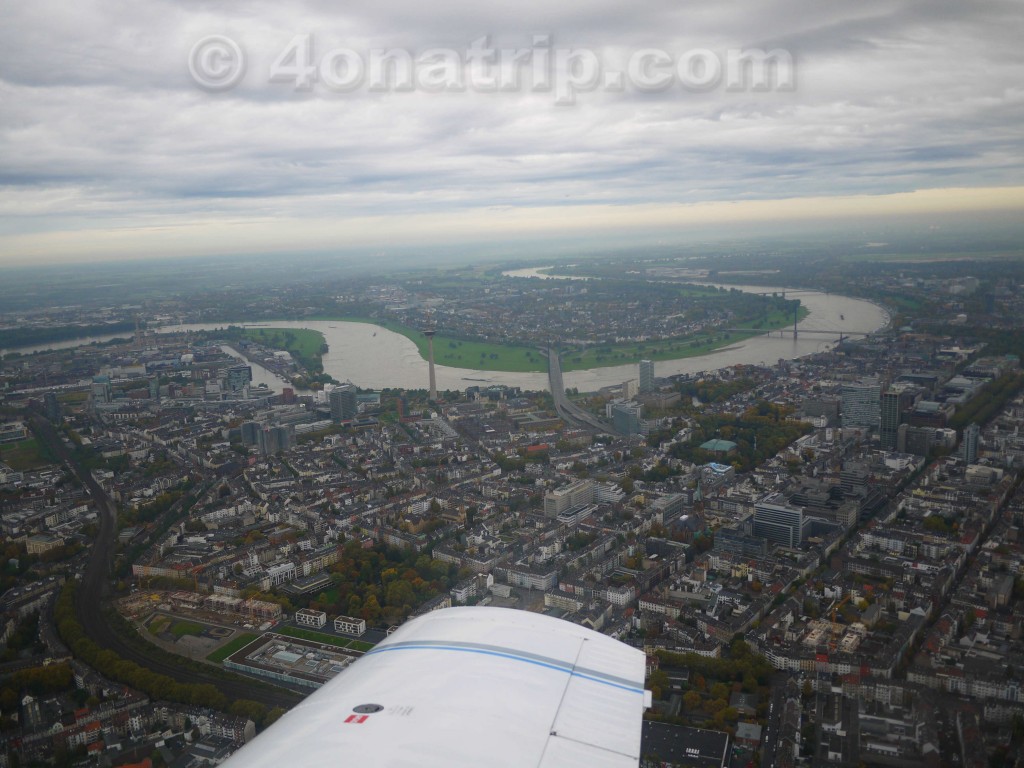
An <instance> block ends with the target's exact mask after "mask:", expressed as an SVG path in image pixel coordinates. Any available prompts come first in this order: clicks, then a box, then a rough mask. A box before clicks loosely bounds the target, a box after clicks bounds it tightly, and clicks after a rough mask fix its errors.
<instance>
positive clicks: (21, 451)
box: [0, 437, 54, 472]
mask: <svg viewBox="0 0 1024 768" xmlns="http://www.w3.org/2000/svg"><path fill="white" fill-rule="evenodd" d="M0 461H2V462H3V463H4V464H6V465H7V466H9V467H10V468H11V469H13V470H15V471H16V472H25V471H27V470H32V469H39V468H40V467H45V466H46V465H47V464H53V463H54V461H53V459H52V458H51V457H50V454H49V452H48V451H47V450H46V448H45V446H43V445H42V444H41V443H40V442H39V441H38V440H36V439H35V438H34V437H30V438H28V439H26V440H19V441H18V442H16V443H7V444H5V445H0Z"/></svg>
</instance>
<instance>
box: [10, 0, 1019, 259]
mask: <svg viewBox="0 0 1024 768" xmlns="http://www.w3.org/2000/svg"><path fill="white" fill-rule="evenodd" d="M4 6H5V8H4V10H5V17H6V18H7V20H8V21H7V23H5V24H4V25H3V27H2V28H0V94H2V99H3V103H4V109H3V111H2V113H0V265H14V264H33V265H39V264H48V263H54V264H56V263H63V262H92V261H106V260H118V259H133V258H146V257H169V256H197V255H204V254H207V255H217V254H234V253H258V254H271V255H272V254H275V253H281V254H285V253H294V252H301V251H306V252H320V253H323V252H330V251H331V250H332V249H337V250H339V251H351V250H352V249H354V248H355V249H359V248H363V249H367V250H369V251H372V252H383V253H387V252H390V251H392V250H402V249H407V248H409V247H416V246H423V247H443V246H445V245H447V244H452V245H463V246H465V245H467V244H486V245H488V246H490V247H494V245H495V243H512V244H514V243H517V242H519V243H523V242H546V241H549V242H565V241H573V240H578V241H579V242H607V241H623V242H625V241H628V240H629V239H630V238H636V239H637V241H645V242H657V241H659V240H660V239H662V238H668V239H672V238H678V237H683V236H685V235H690V236H706V235H707V234H708V233H709V232H714V231H716V230H723V231H728V232H733V233H735V232H743V231H748V230H749V231H751V232H765V231H776V232H785V231H787V230H788V229H790V228H792V229H801V228H803V229H807V228H808V227H812V228H813V227H821V226H827V225H831V223H833V222H834V223H835V225H836V226H837V227H839V226H841V227H845V228H856V227H857V226H858V225H860V224H863V225H864V226H865V227H871V226H882V225H884V224H885V223H886V222H891V221H895V220H900V219H906V220H907V221H913V222H915V226H916V225H919V226H921V227H922V228H923V229H927V228H929V227H933V226H943V225H948V224H949V223H950V222H954V221H963V220H968V221H969V220H970V219H971V218H972V217H975V216H977V217H980V218H983V219H984V218H985V217H995V219H997V220H998V221H1000V222H1001V223H1002V224H1006V223H1007V222H1010V221H1012V217H1013V216H1014V215H1019V212H1020V211H1021V209H1022V208H1024V186H1021V185H1020V182H1021V179H1022V178H1024V176H1022V174H1021V170H1022V164H1024V152H1022V151H1021V150H1022V143H1024V142H1022V136H1021V133H1020V130H1019V125H1020V124H1021V118H1022V117H1024V87H1022V86H1021V84H1020V78H1019V74H1020V72H1021V71H1022V68H1021V65H1022V63H1024V54H1022V52H1021V51H1020V48H1019V45H1018V44H1017V41H1016V30H1017V29H1019V28H1020V24H1021V21H1022V20H1024V10H1022V8H1021V7H1020V5H1019V4H1017V3H1011V2H1002V1H998V0H986V2H981V3H974V4H970V5H965V4H962V3H955V2H947V1H946V0H941V1H939V2H935V1H928V2H925V1H924V0H868V2H863V3H858V4H857V5H855V6H849V5H840V6H827V7H825V6H815V5H808V4H806V3H799V2H794V1H793V0H783V1H781V2H772V3H767V4H765V3H754V2H746V1H745V2H740V3H735V4H730V5H728V6H726V5H722V4H713V3H709V2H692V3H684V4H680V3H678V2H668V0H649V1H648V2H643V3H641V4H639V5H636V6H632V7H630V8H629V9H623V7H622V6H621V4H612V3H611V2H607V1H606V0H587V1H586V2H574V3H563V4H558V5H556V6H550V4H545V3H541V2H539V1H537V0H528V1H527V2H525V3H519V4H517V5H516V6H515V7H512V6H505V5H502V6H497V7H491V6H483V5H479V4H475V5H469V4H463V3H456V2H448V1H442V2H439V3H433V4H430V5H429V6H423V5H417V4H414V3H411V2H408V0H383V1H380V0H378V1H377V2H373V3H370V2H362V1H357V2H352V3H348V4H346V6H345V8H344V10H339V9H337V8H336V7H335V6H334V5H333V4H330V3H326V2H321V1H320V0H305V1H304V2H295V1H293V2H278V3H268V2H258V3H254V4H253V3H250V4H246V6H245V7H244V8H242V7H241V6H229V7H222V6H220V5H215V4H207V3H199V4H189V5H188V6H181V5H178V4H172V3H169V2H155V1H153V0H145V1H143V2H135V3H127V2H123V1H122V2H118V1H116V0H95V1H94V2H90V3H86V4H80V5H75V6H66V5H62V4H58V3H56V2H52V0H43V1H42V2H38V3H33V4H15V3H13V2H10V1H9V0H8V2H5V3H4ZM549 6H550V7H549ZM305 34H308V35H310V36H311V37H310V40H311V45H312V49H311V62H312V63H313V64H318V63H320V62H322V61H323V59H324V57H325V55H326V54H327V53H328V52H329V51H331V50H333V49H338V48H344V49H346V50H349V51H352V52H355V53H358V54H360V55H364V54H365V55H366V56H369V52H370V51H372V50H373V49H400V50H402V51H408V52H409V53H410V55H411V56H412V57H413V59H416V57H418V56H422V55H423V54H424V53H425V52H427V51H429V49H436V48H444V49H451V50H452V51H455V52H463V53H465V52H466V51H467V50H468V49H470V48H471V47H472V45H473V44H474V41H480V40H481V39H482V38H486V40H487V42H486V43H485V45H487V46H491V47H493V48H494V49H512V48H517V49H523V48H529V47H530V46H531V41H533V40H536V39H537V38H536V37H535V36H536V35H541V36H542V37H545V36H550V46H551V48H552V50H561V51H587V52H590V53H592V54H593V56H594V57H595V59H596V60H598V61H599V62H600V63H601V65H602V67H603V71H602V77H601V78H600V79H599V83H600V86H595V87H594V88H593V89H590V88H589V87H581V88H579V89H578V90H579V92H578V93H576V94H575V99H574V103H573V104H571V105H569V104H559V103H556V102H557V98H556V95H555V94H554V93H552V92H551V91H549V90H548V91H546V90H543V89H532V88H531V87H529V86H528V84H526V83H522V84H520V86H519V87H517V88H510V89H508V90H500V91H499V92H487V91H486V89H481V88H473V87H465V88H463V89H462V90H454V91H451V92H441V93H438V92H430V91H429V90H428V89H427V88H426V87H425V86H423V85H422V84H421V83H418V84H417V85H415V86H414V87H412V88H411V90H409V91H403V90H401V89H400V88H398V87H394V88H386V89H383V90H381V91H373V90H371V89H370V88H369V87H359V88H354V89H352V90H351V91H350V92H339V91H338V90H332V89H331V88H330V87H327V85H326V84H325V82H324V77H323V76H321V77H320V79H319V80H318V81H316V82H313V83H312V84H311V86H310V87H309V88H308V89H306V90H303V89H299V90H296V88H295V87H294V82H287V81H286V78H284V79H282V78H280V77H278V78H277V80H278V81H277V82H272V81H271V77H270V73H271V71H272V69H273V67H274V62H275V59H278V60H279V64H280V58H281V56H282V54H283V53H284V52H286V51H287V50H288V48H289V45H290V42H291V41H293V40H294V39H295V37H296V36H297V35H300V36H301V35H305ZM211 35H222V36H226V37H227V38H230V40H232V41H234V42H236V43H237V44H238V46H239V49H240V50H241V51H243V52H244V56H245V61H246V66H245V68H244V70H243V71H242V74H241V76H240V80H239V82H238V83H237V85H235V86H234V87H232V88H228V89H224V90H220V91H211V90H209V89H204V88H201V87H199V86H198V85H197V82H196V80H195V78H194V76H190V70H189V61H190V55H192V53H193V52H194V51H195V47H196V46H197V44H198V43H200V42H201V41H203V40H204V39H206V38H207V37H208V36H211ZM646 49H657V50H659V51H664V52H667V54H668V55H669V56H670V57H672V58H673V59H675V60H679V59H681V58H684V57H685V56H686V55H687V53H688V52H689V53H691V54H692V53H693V52H710V53H709V54H706V55H711V54H713V55H714V56H717V57H719V58H720V59H722V60H723V61H724V60H725V59H726V57H727V54H728V52H729V51H730V50H737V49H740V50H753V49H762V50H765V51H782V52H784V53H786V54H788V55H789V56H790V57H791V58H792V64H793V68H794V73H793V74H794V78H793V83H792V87H791V88H786V87H784V86H785V84H784V83H783V84H782V85H783V87H777V86H779V82H778V81H773V86H772V87H769V88H767V89H766V90H756V89H753V88H750V87H746V88H738V89H730V88H727V87H726V85H725V83H724V81H723V82H721V83H718V84H717V85H715V86H713V87H708V88H703V89H701V88H688V87H686V86H685V85H684V84H680V83H676V84H674V85H673V86H672V87H668V88H666V89H664V90H661V91H658V92H653V93H645V92H641V91H640V90H638V89H637V88H632V87H628V86H627V87H625V88H623V89H616V88H609V87H604V85H603V84H604V83H605V80H604V77H603V75H604V74H605V73H611V72H614V71H621V70H622V69H623V68H624V66H625V62H627V61H628V60H629V59H630V57H631V56H634V55H636V54H637V52H639V51H643V50H646ZM701 55H702V56H703V55H705V54H701ZM213 62H214V64H218V63H219V60H216V59H215V60H213ZM193 63H194V62H193ZM286 66H287V65H286ZM278 69H279V70H280V66H278ZM321 71H322V70H321ZM467 71H468V67H467ZM561 74H562V75H565V73H564V72H563V73H561ZM776 74H777V73H776ZM554 75H555V77H556V79H557V77H558V76H559V72H558V71H557V69H556V71H555V72H554ZM524 78H525V75H524ZM869 235H870V233H866V239H872V238H871V237H870V236H869Z"/></svg>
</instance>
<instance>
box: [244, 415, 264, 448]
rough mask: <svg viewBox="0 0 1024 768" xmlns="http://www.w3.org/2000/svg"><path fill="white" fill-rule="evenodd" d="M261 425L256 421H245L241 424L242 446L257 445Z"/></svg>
mask: <svg viewBox="0 0 1024 768" xmlns="http://www.w3.org/2000/svg"><path fill="white" fill-rule="evenodd" d="M261 428H262V425H261V424H260V423H259V422H258V421H246V422H243V424H242V430H241V431H242V445H244V446H250V445H257V444H258V443H259V439H260V429H261Z"/></svg>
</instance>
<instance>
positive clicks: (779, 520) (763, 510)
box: [754, 493, 810, 547]
mask: <svg viewBox="0 0 1024 768" xmlns="http://www.w3.org/2000/svg"><path fill="white" fill-rule="evenodd" d="M809 524H810V520H809V519H808V518H805V517H804V511H803V509H801V508H800V507H796V506H793V505H790V504H788V503H786V499H785V497H784V496H783V495H782V494H781V493H777V494H774V495H772V496H769V497H767V498H766V499H764V500H763V501H759V502H758V503H757V504H755V505H754V535H755V536H758V537H760V538H762V539H767V540H768V541H770V542H772V543H773V544H781V545H782V546H784V547H798V546H800V543H801V542H802V541H803V540H804V530H805V528H807V527H809Z"/></svg>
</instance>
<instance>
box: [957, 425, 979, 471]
mask: <svg viewBox="0 0 1024 768" xmlns="http://www.w3.org/2000/svg"><path fill="white" fill-rule="evenodd" d="M980 435H981V427H979V426H978V425H977V424H973V423H972V424H968V425H967V426H966V427H964V441H963V445H962V448H961V450H962V452H963V457H964V463H966V464H977V463H978V438H979V437H980Z"/></svg>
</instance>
